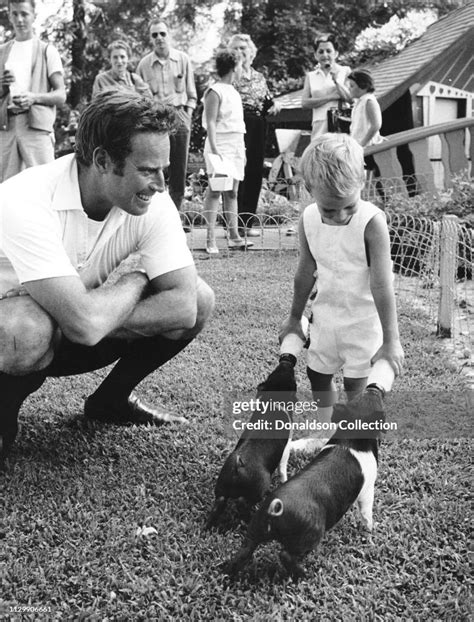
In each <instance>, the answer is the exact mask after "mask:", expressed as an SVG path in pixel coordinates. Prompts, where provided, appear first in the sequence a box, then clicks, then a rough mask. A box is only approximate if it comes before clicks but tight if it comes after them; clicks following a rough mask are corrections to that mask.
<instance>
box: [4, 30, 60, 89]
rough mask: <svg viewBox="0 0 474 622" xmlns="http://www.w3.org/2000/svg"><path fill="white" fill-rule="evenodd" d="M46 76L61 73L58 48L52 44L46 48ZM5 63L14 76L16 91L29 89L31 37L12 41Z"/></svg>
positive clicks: (31, 59)
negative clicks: (25, 39)
mask: <svg viewBox="0 0 474 622" xmlns="http://www.w3.org/2000/svg"><path fill="white" fill-rule="evenodd" d="M46 61H47V63H48V78H50V77H51V76H52V75H53V74H54V73H61V74H63V73H64V71H63V64H62V62H61V57H60V55H59V52H58V50H57V49H56V48H55V47H54V46H53V45H48V46H47V48H46ZM6 64H7V66H8V68H9V69H10V71H12V72H13V75H14V76H15V87H16V90H17V91H18V92H23V91H31V68H32V66H33V39H28V40H27V41H14V42H13V45H12V47H11V50H10V54H9V55H8V59H7V61H6Z"/></svg>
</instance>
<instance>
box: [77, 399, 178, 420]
mask: <svg viewBox="0 0 474 622" xmlns="http://www.w3.org/2000/svg"><path fill="white" fill-rule="evenodd" d="M84 416H85V418H86V419H94V420H95V421H102V422H103V423H121V424H129V425H155V426H160V425H163V424H165V423H188V421H187V419H185V418H184V417H178V416H176V415H171V414H170V413H165V412H161V411H159V410H157V409H156V408H152V407H150V406H146V405H145V404H144V403H143V402H141V401H140V400H139V399H138V397H136V396H135V395H131V396H130V397H129V398H128V400H127V401H126V402H124V403H122V404H113V403H109V404H104V403H103V402H99V401H98V400H95V399H94V397H88V398H87V399H86V401H85V404H84Z"/></svg>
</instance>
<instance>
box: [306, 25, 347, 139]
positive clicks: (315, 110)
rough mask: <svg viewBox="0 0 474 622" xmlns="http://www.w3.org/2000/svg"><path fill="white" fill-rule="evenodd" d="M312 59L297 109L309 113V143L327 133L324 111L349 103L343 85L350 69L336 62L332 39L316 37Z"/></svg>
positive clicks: (333, 39) (323, 36)
mask: <svg viewBox="0 0 474 622" xmlns="http://www.w3.org/2000/svg"><path fill="white" fill-rule="evenodd" d="M314 56H315V59H316V61H317V63H318V65H317V67H316V69H314V70H313V71H310V72H308V73H307V74H306V78H305V82H304V87H303V93H302V94H301V107H302V108H310V109H311V110H312V122H311V127H312V132H311V140H313V139H314V138H316V136H320V135H321V134H324V133H325V132H327V131H328V110H329V109H330V108H334V107H336V106H337V105H338V102H339V101H340V100H341V101H347V102H349V101H350V100H351V97H350V93H349V86H348V84H347V76H348V75H349V73H350V72H351V69H350V67H347V66H346V65H339V63H337V62H336V61H337V58H338V56H339V52H338V45H337V42H336V39H335V38H334V37H333V36H332V35H330V34H326V35H320V36H318V37H316V39H315V41H314Z"/></svg>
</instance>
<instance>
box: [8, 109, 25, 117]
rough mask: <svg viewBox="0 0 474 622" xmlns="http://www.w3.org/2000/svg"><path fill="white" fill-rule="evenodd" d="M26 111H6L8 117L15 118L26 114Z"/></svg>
mask: <svg viewBox="0 0 474 622" xmlns="http://www.w3.org/2000/svg"><path fill="white" fill-rule="evenodd" d="M27 112H28V110H18V111H16V110H9V111H8V116H9V117H17V116H18V115H19V114H27Z"/></svg>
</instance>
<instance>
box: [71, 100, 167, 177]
mask: <svg viewBox="0 0 474 622" xmlns="http://www.w3.org/2000/svg"><path fill="white" fill-rule="evenodd" d="M177 124H178V123H177V116H176V112H175V110H174V108H173V107H172V106H165V105H163V104H160V103H158V102H156V101H154V100H152V99H149V98H146V97H143V96H142V95H139V94H138V93H130V92H128V91H123V90H118V89H106V90H104V91H100V92H99V93H97V95H96V96H95V97H94V98H93V99H92V101H91V102H90V103H89V105H88V106H87V107H86V108H85V109H84V110H83V112H82V114H81V116H80V117H79V123H78V126H77V133H76V145H75V154H76V158H77V160H78V162H79V163H80V164H81V165H83V166H86V167H89V166H91V164H92V162H93V156H94V151H95V150H96V149H97V148H98V147H102V148H103V149H105V151H107V153H108V154H109V156H110V157H111V159H112V161H113V162H114V164H116V165H117V169H118V171H120V172H121V171H122V169H123V164H124V161H125V158H126V157H127V156H128V155H129V154H130V153H131V152H132V147H131V141H132V138H133V136H135V135H136V134H140V133H147V132H157V133H159V134H174V133H175V132H176V128H177ZM120 172H119V174H120Z"/></svg>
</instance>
